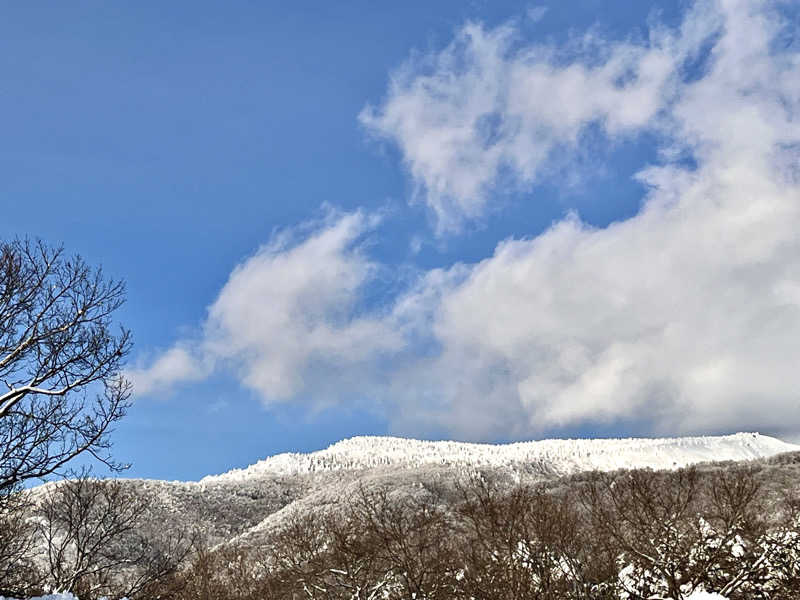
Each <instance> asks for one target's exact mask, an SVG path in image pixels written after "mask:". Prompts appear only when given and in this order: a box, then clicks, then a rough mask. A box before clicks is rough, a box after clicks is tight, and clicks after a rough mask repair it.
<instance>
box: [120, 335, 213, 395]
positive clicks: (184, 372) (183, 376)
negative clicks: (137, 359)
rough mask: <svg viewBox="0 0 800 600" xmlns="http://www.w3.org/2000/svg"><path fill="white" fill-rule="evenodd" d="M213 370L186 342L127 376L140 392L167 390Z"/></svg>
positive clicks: (203, 376) (129, 372)
mask: <svg viewBox="0 0 800 600" xmlns="http://www.w3.org/2000/svg"><path fill="white" fill-rule="evenodd" d="M210 371H211V365H210V364H208V362H207V361H204V360H203V359H202V358H201V357H199V356H196V355H194V354H193V353H192V350H191V349H190V348H189V347H187V345H186V344H183V343H181V344H179V345H176V346H174V347H172V348H169V349H168V350H166V351H165V352H163V353H162V354H160V355H159V356H158V357H157V358H156V359H155V360H154V361H153V362H152V364H150V365H144V364H142V363H140V364H139V366H138V367H135V368H133V369H129V370H128V371H127V372H126V373H125V376H126V377H127V378H128V379H129V380H130V381H131V382H132V383H133V385H134V387H135V388H136V392H137V393H139V394H145V395H146V394H153V393H156V392H159V391H162V392H166V391H168V390H170V389H171V388H172V386H173V385H175V384H176V383H179V382H181V383H184V382H192V381H200V380H202V379H205V378H206V377H207V376H208V374H209V373H210Z"/></svg>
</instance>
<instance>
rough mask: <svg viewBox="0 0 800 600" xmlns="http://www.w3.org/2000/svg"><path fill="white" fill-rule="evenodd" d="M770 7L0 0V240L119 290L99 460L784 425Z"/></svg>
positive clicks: (799, 279)
mask: <svg viewBox="0 0 800 600" xmlns="http://www.w3.org/2000/svg"><path fill="white" fill-rule="evenodd" d="M798 23H800V15H799V14H798V10H797V6H796V5H794V4H793V3H792V2H788V1H780V0H775V1H772V2H767V1H764V2H762V1H758V0H708V1H705V0H701V1H697V2H688V1H684V0H681V1H680V2H672V1H668V0H667V1H659V2H644V1H643V2H635V3H631V2H623V1H621V0H612V1H608V0H603V1H600V0H585V1H577V0H575V1H561V2H553V3H551V4H547V3H542V4H535V3H525V2H504V1H496V2H482V1H477V0H476V1H472V2H449V1H441V2H435V3H431V2H402V3H376V2H358V1H354V2H346V3H329V2H328V3H323V2H302V1H301V2H293V3H278V2H245V1H233V2H227V3H224V4H220V3H214V2H202V1H197V0H195V1H193V2H180V1H176V2H171V3H166V4H165V3H155V2H137V3H106V2H99V1H97V2H74V3H61V4H56V5H53V4H48V5H44V4H40V3H37V2H28V3H7V4H4V5H3V18H2V19H0V73H2V79H1V80H0V120H2V131H3V137H2V145H0V202H2V207H3V218H2V220H0V236H2V237H3V238H13V237H15V236H31V237H40V238H42V239H44V240H46V241H48V242H50V243H53V244H63V245H64V247H65V248H66V250H67V251H68V252H70V253H77V254H80V255H82V256H83V257H84V258H86V259H87V261H89V262H90V263H92V264H95V265H102V267H103V269H104V272H105V273H106V274H107V275H108V276H109V277H115V278H120V279H123V280H125V281H126V284H127V303H126V305H125V306H124V307H123V309H121V310H120V311H119V315H118V317H119V320H120V322H121V323H123V324H124V325H125V326H127V327H129V328H130V329H131V330H132V332H133V335H134V342H135V347H134V351H133V353H132V355H131V356H130V359H129V361H128V365H127V367H126V376H127V377H128V378H129V379H130V380H131V381H132V382H133V383H134V386H135V394H134V405H133V406H132V408H131V410H130V411H129V414H128V416H127V417H126V418H125V419H124V420H123V421H122V422H121V423H120V424H119V426H118V427H117V430H116V431H115V432H114V436H113V439H114V442H115V449H116V455H117V457H118V458H119V459H120V460H123V461H127V462H131V463H132V467H131V468H130V470H129V471H128V472H127V475H128V476H134V477H154V478H162V479H197V478H200V477H202V476H203V475H206V474H211V473H219V472H223V471H225V470H228V469H230V468H234V467H242V466H246V465H248V464H251V463H253V462H255V461H257V460H259V459H261V458H264V457H266V456H269V455H272V454H276V453H279V452H285V451H309V450H315V449H319V448H324V447H326V446H327V445H329V444H331V443H333V442H335V441H338V440H340V439H343V438H346V437H351V436H355V435H367V434H369V435H402V436H408V437H416V438H424V439H456V440H465V441H488V442H504V441H512V440H529V439H541V438H547V437H599V436H602V437H607V436H654V435H656V436H673V435H690V434H719V433H729V432H734V431H760V432H762V433H768V434H773V435H778V436H781V437H784V438H789V439H795V438H797V437H798V434H800V397H798V391H797V390H798V389H800V385H799V384H800V374H799V373H798V370H797V367H796V365H797V359H798V356H799V355H800V342H798V340H800V237H798V235H797V231H798V226H800V122H799V121H798V114H800V38H799V37H798Z"/></svg>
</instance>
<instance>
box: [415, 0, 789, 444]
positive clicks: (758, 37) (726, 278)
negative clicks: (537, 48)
mask: <svg viewBox="0 0 800 600" xmlns="http://www.w3.org/2000/svg"><path fill="white" fill-rule="evenodd" d="M771 8H774V7H770V6H769V5H766V4H764V3H760V2H744V1H741V2H737V1H727V2H720V3H718V4H702V5H698V7H697V8H696V9H695V11H694V13H693V14H692V15H691V17H690V18H692V19H695V20H694V21H693V22H692V23H691V24H687V25H684V29H683V31H684V32H686V31H688V30H689V29H694V30H697V29H705V30H706V31H711V30H716V31H717V32H718V37H717V39H716V41H715V43H714V45H713V48H712V49H711V51H710V56H709V61H708V64H707V66H706V68H705V70H704V72H703V73H702V75H701V76H700V77H698V78H696V79H692V80H688V81H684V82H681V83H680V84H679V85H677V87H676V89H675V96H674V98H673V100H672V101H671V103H670V106H669V109H668V113H667V114H666V115H665V117H664V118H665V119H666V120H668V122H669V123H670V124H671V127H672V128H673V132H674V137H673V138H672V139H671V141H670V142H669V143H670V146H671V147H670V150H671V152H672V154H673V155H675V156H686V155H687V154H688V155H691V156H692V157H693V158H694V159H695V160H696V168H689V167H686V166H682V164H680V163H670V162H667V163H666V164H664V165H662V166H659V167H651V168H648V169H645V170H644V171H643V172H642V173H641V174H640V177H641V179H642V180H643V181H644V182H646V183H647V184H648V185H649V186H650V192H649V195H648V196H647V198H646V202H645V204H644V207H643V209H642V210H641V212H640V213H639V214H638V215H636V216H635V217H633V218H631V219H629V220H626V221H624V222H620V223H615V224H612V225H611V226H609V227H607V228H603V229H595V228H592V227H590V226H588V225H586V224H585V223H582V222H581V221H580V219H579V218H578V217H576V216H574V215H572V216H570V217H568V218H566V219H565V220H563V221H562V222H559V223H556V224H554V225H553V227H551V228H550V229H549V230H548V231H546V232H544V233H542V234H540V235H538V236H537V237H534V238H531V239H518V240H508V241H505V242H503V243H501V244H499V245H498V247H497V249H496V250H495V252H494V255H493V256H492V257H490V258H487V259H486V260H484V261H482V262H480V263H479V264H476V265H473V266H470V267H469V268H468V274H467V275H466V276H465V275H464V273H463V271H464V267H463V266H461V267H459V268H458V270H459V281H458V283H456V284H455V285H453V284H452V283H451V282H449V281H448V278H447V277H438V278H437V280H436V281H432V282H430V283H428V284H427V286H425V287H426V289H425V290H424V293H425V294H426V295H427V297H435V298H437V300H436V301H435V302H433V303H428V304H427V305H424V306H423V304H422V303H421V304H420V307H421V308H422V310H423V312H424V311H427V316H426V318H427V319H428V320H429V321H430V322H431V324H432V326H431V335H432V337H433V339H435V340H436V342H437V344H438V345H439V346H440V347H441V349H442V350H441V353H440V354H439V355H438V357H437V359H436V361H435V363H434V364H432V365H428V366H426V367H425V369H424V370H425V371H426V372H428V374H429V375H428V376H429V378H430V381H431V382H433V381H435V380H436V379H437V375H443V374H444V373H448V374H449V375H450V376H449V378H448V379H447V382H446V384H444V385H441V386H439V389H438V391H437V393H433V394H431V393H430V391H429V390H424V391H423V392H420V394H419V395H418V396H417V398H416V400H415V401H414V402H413V403H412V404H411V405H406V406H405V407H404V410H403V415H404V419H405V420H406V421H407V422H408V427H413V423H414V415H415V414H417V410H418V407H421V410H423V411H424V414H425V419H428V420H434V421H435V422H437V423H439V424H440V426H442V427H450V428H453V429H455V430H456V431H458V432H460V433H461V434H462V435H467V436H472V437H486V436H491V435H509V434H511V435H525V434H526V433H528V432H532V431H545V430H557V429H559V428H565V427H574V426H577V425H581V424H587V423H621V422H622V423H625V422H627V423H636V427H638V428H639V429H640V430H642V429H647V430H652V431H659V432H678V431H684V432H685V431H708V430H720V429H735V428H752V427H765V428H771V429H772V430H775V429H780V428H782V427H791V426H792V423H794V424H795V425H794V426H795V427H796V424H797V423H798V419H800V398H798V392H797V389H798V384H800V380H798V375H797V371H796V357H797V348H798V346H797V340H798V339H800V237H799V236H798V235H797V231H798V230H799V229H800V187H799V186H798V182H799V178H798V177H797V174H798V168H799V167H800V124H798V121H797V114H800V113H799V112H798V109H800V78H798V77H797V73H798V67H800V54H798V53H797V51H796V49H794V48H792V47H791V46H790V47H788V48H786V47H785V46H784V47H780V46H778V45H777V44H776V43H775V40H776V39H778V38H779V37H780V35H781V33H783V34H785V33H786V28H787V27H793V26H794V25H791V24H790V23H788V22H781V21H780V20H779V17H778V15H777V13H775V12H773V11H772V10H771ZM698 18H702V19H704V21H702V22H698V21H696V19H698ZM794 33H796V30H795V31H794ZM488 35H489V36H490V37H491V36H493V35H496V34H495V33H491V32H490V33H489V34H488ZM688 35H694V33H693V32H691V31H690V32H689V34H688ZM784 37H789V39H791V36H784ZM795 39H796V38H795ZM675 43H676V44H681V43H684V42H683V41H682V40H681V39H680V38H676V39H675ZM488 52H489V54H490V55H491V56H496V54H495V51H494V50H493V49H490V50H488ZM648 52H650V51H649V50H648ZM508 60H510V61H512V62H513V61H514V60H515V59H513V58H512V59H507V61H508ZM564 68H565V69H566V70H567V71H568V70H570V69H572V68H573V67H572V66H566V67H564ZM420 77H422V78H423V80H425V79H426V78H427V77H428V75H421V76H420ZM410 87H414V86H413V85H411V86H410ZM600 88H601V91H602V89H603V86H602V85H600ZM629 92H630V93H633V95H634V97H637V93H635V92H633V91H632V90H628V91H627V92H626V90H625V88H621V89H618V90H615V91H614V93H615V94H619V95H620V97H623V96H625V95H626V94H627V93H629ZM559 98H560V96H559V95H558V94H556V95H555V96H553V97H552V99H553V101H554V102H556V101H557V100H558V99H559ZM622 105H625V102H622ZM649 105H650V104H649V102H645V106H649ZM555 109H556V108H555V107H553V110H555ZM413 110H416V109H413ZM413 110H412V113H413ZM455 110H458V105H457V106H456V107H455ZM623 112H624V111H623ZM650 113H652V111H651V110H649V109H648V110H646V111H644V112H643V113H641V115H642V116H641V118H638V117H637V118H633V119H631V120H630V121H627V123H630V124H638V125H639V126H646V120H647V119H646V115H647V114H650ZM526 114H527V118H530V119H531V120H532V121H535V120H537V119H539V118H540V116H541V115H542V114H543V115H544V117H543V118H544V120H545V124H548V123H549V122H550V117H549V116H548V115H549V113H548V112H547V111H545V112H544V113H542V112H541V111H538V110H534V111H531V112H530V113H526ZM409 118H412V117H409ZM679 145H680V146H679ZM490 164H491V165H493V164H494V163H490ZM460 166H463V167H464V168H465V169H466V168H467V167H469V161H467V162H466V163H464V164H463V165H460ZM460 166H456V165H453V164H448V165H447V167H446V168H444V170H443V171H442V173H444V177H446V179H447V181H453V182H455V181H457V180H458V179H459V177H460V176H461V174H460V171H459V169H460ZM491 168H494V166H491ZM448 185H449V184H448ZM465 189H466V193H467V197H469V196H470V193H471V192H472V191H473V189H474V188H473V187H472V186H471V184H470V185H469V186H467V188H465ZM440 281H445V282H447V284H446V285H444V286H442V284H441V283H438V282H440ZM430 288H433V289H430Z"/></svg>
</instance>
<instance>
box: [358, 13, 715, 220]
mask: <svg viewBox="0 0 800 600" xmlns="http://www.w3.org/2000/svg"><path fill="white" fill-rule="evenodd" d="M534 14H535V16H538V17H539V18H541V16H543V15H544V13H543V12H542V11H541V10H540V9H534ZM698 22H700V21H698V20H697V19H696V18H695V17H694V16H692V17H690V18H689V19H687V26H686V27H685V28H684V30H683V31H681V32H679V33H676V32H673V31H670V30H667V29H664V28H658V27H654V28H652V30H651V31H650V36H649V39H647V40H645V41H643V42H640V43H634V42H629V41H618V42H613V43H610V42H606V41H604V40H603V39H600V38H598V37H597V36H594V35H592V34H587V35H585V36H583V37H581V38H578V39H576V40H573V41H572V42H571V43H570V44H568V46H567V47H560V48H559V47H553V46H547V45H541V44H524V43H522V42H521V40H520V39H519V34H518V32H517V31H516V29H515V28H514V27H513V26H511V25H508V26H503V27H498V28H495V29H488V30H487V29H486V28H485V27H484V26H482V25H481V24H477V23H470V24H467V25H466V26H464V27H463V28H462V29H461V30H460V32H459V33H458V35H457V36H456V39H455V40H454V41H453V42H452V43H451V44H450V45H449V46H448V47H447V48H445V49H444V50H442V51H441V52H439V53H436V54H432V55H422V56H416V57H415V58H413V59H411V60H409V61H408V62H407V63H406V64H404V65H403V66H402V67H400V68H399V69H398V70H397V71H396V72H395V73H394V74H393V76H392V78H391V82H390V86H389V91H388V94H387V97H386V99H385V100H384V101H383V102H382V103H381V104H380V105H379V106H377V107H372V106H368V107H366V108H365V109H364V110H363V111H362V113H361V115H360V120H361V123H362V124H363V125H364V126H365V127H366V129H367V131H369V132H370V133H371V134H372V135H374V136H376V137H378V138H383V139H386V140H389V141H391V142H393V143H395V144H396V145H397V146H398V147H399V149H400V151H401V153H402V156H403V160H404V162H405V164H406V166H407V167H408V169H409V171H410V173H411V176H412V177H413V180H414V182H415V183H416V184H417V186H418V188H419V193H420V195H421V196H422V197H423V198H424V201H425V202H426V203H427V204H428V206H429V207H430V208H431V209H432V211H433V212H434V214H435V217H436V220H437V226H438V230H439V232H440V233H441V232H446V231H455V230H458V229H459V228H460V227H461V225H462V224H463V222H464V221H465V220H467V219H475V218H479V217H481V216H482V215H483V214H484V212H485V211H486V209H487V206H488V205H489V202H488V200H489V198H490V196H491V194H492V192H493V191H494V190H495V189H496V188H497V186H498V185H500V184H502V183H503V182H502V181H501V179H503V177H502V176H503V174H507V175H510V180H511V183H512V184H515V185H517V186H523V187H525V186H528V185H529V184H531V183H532V182H534V181H535V180H536V178H537V177H538V176H539V175H540V174H541V173H542V171H546V170H547V168H548V166H549V165H550V163H551V162H552V161H551V160H550V159H551V158H552V156H553V154H554V153H556V152H557V151H559V150H562V151H563V150H567V151H574V150H576V149H577V148H578V147H579V146H580V142H581V139H582V134H583V133H584V132H585V131H586V130H587V128H588V127H589V126H591V125H596V126H598V127H599V128H600V129H601V130H602V131H604V132H605V134H606V135H607V136H608V138H609V139H613V138H618V137H620V136H631V135H634V134H636V133H639V132H640V131H641V130H642V128H644V127H647V126H653V127H655V126H656V125H657V117H658V116H659V114H660V112H661V111H662V110H663V109H664V108H665V106H667V105H668V104H669V102H670V101H671V99H672V98H673V97H674V92H675V87H676V85H677V79H678V75H679V70H680V66H681V65H682V64H683V61H685V60H686V59H687V58H688V57H690V56H691V55H692V53H693V52H696V51H697V49H698V47H699V46H700V45H701V44H702V42H703V41H704V40H705V39H706V38H707V37H708V36H710V35H712V34H713V31H714V30H715V29H716V27H715V25H716V24H715V23H713V22H711V21H709V20H705V21H702V23H703V24H704V25H705V27H698V26H697V23H698ZM709 27H711V30H709ZM506 179H509V177H506Z"/></svg>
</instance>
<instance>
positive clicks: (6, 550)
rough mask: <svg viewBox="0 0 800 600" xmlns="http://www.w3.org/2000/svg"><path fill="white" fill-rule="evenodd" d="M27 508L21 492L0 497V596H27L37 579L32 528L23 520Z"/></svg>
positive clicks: (27, 521)
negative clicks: (32, 557) (32, 556)
mask: <svg viewBox="0 0 800 600" xmlns="http://www.w3.org/2000/svg"><path fill="white" fill-rule="evenodd" d="M29 508H30V503H29V501H28V497H27V496H26V495H25V494H23V493H21V492H18V491H15V492H14V493H8V494H5V495H0V597H2V596H14V595H15V594H16V595H19V596H24V595H27V594H28V593H29V592H31V591H33V590H34V589H35V587H36V584H37V583H39V580H40V574H39V573H38V570H37V569H36V566H35V564H34V562H33V560H31V555H32V550H33V547H34V530H33V526H32V524H31V521H30V520H29V519H27V518H25V517H24V515H26V511H27V510H28V509H29Z"/></svg>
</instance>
